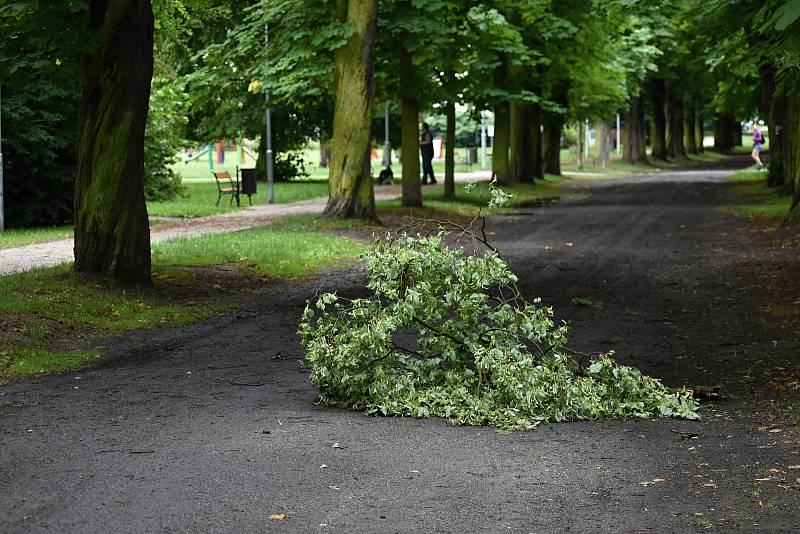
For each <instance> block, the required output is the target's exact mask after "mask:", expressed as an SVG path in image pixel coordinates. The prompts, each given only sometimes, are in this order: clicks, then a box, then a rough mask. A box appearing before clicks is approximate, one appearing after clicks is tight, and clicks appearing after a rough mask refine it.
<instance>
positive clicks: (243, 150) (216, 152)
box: [183, 137, 258, 171]
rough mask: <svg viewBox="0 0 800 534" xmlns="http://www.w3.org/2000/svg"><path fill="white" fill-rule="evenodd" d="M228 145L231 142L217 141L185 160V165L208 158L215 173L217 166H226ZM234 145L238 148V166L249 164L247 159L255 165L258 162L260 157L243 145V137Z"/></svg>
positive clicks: (210, 168)
mask: <svg viewBox="0 0 800 534" xmlns="http://www.w3.org/2000/svg"><path fill="white" fill-rule="evenodd" d="M226 144H227V145H228V146H230V145H231V142H229V141H227V142H225V141H217V142H215V143H209V144H208V146H206V147H205V148H203V149H202V150H201V151H200V152H198V153H196V154H192V155H191V156H189V157H188V158H186V159H185V160H183V163H184V164H186V165H188V164H189V163H191V162H192V161H198V160H200V159H203V158H207V160H208V168H209V170H212V171H213V170H214V165H215V164H216V165H224V164H225V152H226V146H225V145H226ZM233 144H234V146H235V147H236V162H237V164H239V165H244V164H246V163H247V158H250V159H251V160H253V163H255V162H256V161H257V160H258V156H257V155H256V154H255V153H254V152H253V151H252V150H250V149H249V148H247V147H246V146H244V144H243V143H242V138H241V137H239V139H238V140H237V141H236V142H235V143H233Z"/></svg>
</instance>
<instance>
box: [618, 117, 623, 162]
mask: <svg viewBox="0 0 800 534" xmlns="http://www.w3.org/2000/svg"><path fill="white" fill-rule="evenodd" d="M619 128H620V120H619V113H617V156H619V153H620V151H621V150H622V146H621V145H620V143H621V141H622V137H621V136H620V132H619Z"/></svg>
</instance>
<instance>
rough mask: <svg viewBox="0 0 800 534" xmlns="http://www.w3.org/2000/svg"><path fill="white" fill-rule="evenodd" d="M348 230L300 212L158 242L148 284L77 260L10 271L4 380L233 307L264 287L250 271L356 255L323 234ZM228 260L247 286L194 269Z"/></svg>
mask: <svg viewBox="0 0 800 534" xmlns="http://www.w3.org/2000/svg"><path fill="white" fill-rule="evenodd" d="M349 228H364V225H363V224H362V223H360V222H357V221H355V222H354V221H336V220H327V219H322V220H319V221H317V222H314V221H313V218H312V217H310V216H298V217H289V218H286V219H284V220H281V221H279V222H277V223H276V224H274V225H272V226H269V227H264V228H258V229H253V230H246V231H242V232H235V233H232V234H226V235H216V236H202V237H194V238H187V239H180V240H174V241H168V242H165V243H161V244H159V245H156V246H155V247H154V249H153V271H154V272H153V279H154V285H153V287H152V288H149V289H143V290H123V289H119V288H114V287H110V286H108V285H107V284H104V283H100V282H92V281H80V280H76V279H75V278H74V277H72V276H71V275H70V274H69V268H70V266H69V265H63V266H60V267H58V268H53V269H39V270H35V271H31V272H28V273H22V274H17V275H11V276H5V277H2V284H0V383H2V382H8V381H10V380H14V379H18V378H23V377H26V376H34V375H39V374H49V373H59V372H64V371H68V370H72V369H79V368H81V367H84V366H86V365H87V364H88V363H89V362H91V360H93V359H95V358H96V357H97V356H99V355H100V352H101V350H102V348H103V347H102V344H103V343H104V340H105V339H107V338H108V337H110V336H113V335H115V334H119V333H122V332H125V331H129V330H134V329H142V328H143V329H147V328H152V327H154V326H157V325H161V324H180V323H189V322H193V321H197V320H199V319H202V318H204V317H208V316H209V315H212V314H214V313H219V312H221V311H223V310H225V309H229V307H230V305H228V304H225V302H226V301H225V299H224V298H223V296H224V295H226V294H228V293H225V290H230V291H239V290H241V291H252V290H253V289H254V288H256V287H257V286H256V285H254V284H253V281H252V280H253V279H252V277H250V276H248V275H256V276H270V277H274V276H284V277H294V276H303V275H308V274H309V273H311V272H312V271H314V270H315V269H318V268H322V267H327V266H331V265H333V264H335V263H337V262H340V261H343V260H350V259H353V258H356V257H358V256H359V255H360V254H361V252H362V251H363V250H364V248H365V245H364V244H362V243H360V242H358V241H355V240H352V239H348V238H344V237H340V236H336V235H333V234H329V233H321V232H317V233H315V232H314V230H333V229H349ZM219 264H234V265H235V266H236V267H238V270H239V271H240V272H241V273H242V274H241V275H240V276H238V277H236V278H235V280H237V281H238V283H239V284H240V285H242V287H241V288H237V287H233V286H231V287H229V286H227V285H226V287H225V288H222V287H221V286H219V285H218V284H217V283H216V280H217V278H216V276H217V275H216V274H214V273H211V274H206V275H205V278H203V277H201V276H200V275H199V274H198V271H195V270H193V269H186V268H185V267H192V266H211V265H219ZM235 272H236V271H234V273H235ZM206 273H208V272H206ZM227 302H235V300H234V301H230V300H228V301H227Z"/></svg>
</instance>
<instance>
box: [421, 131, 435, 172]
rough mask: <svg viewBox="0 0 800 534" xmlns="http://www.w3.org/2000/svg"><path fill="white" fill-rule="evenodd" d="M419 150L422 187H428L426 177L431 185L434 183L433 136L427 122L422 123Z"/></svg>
mask: <svg viewBox="0 0 800 534" xmlns="http://www.w3.org/2000/svg"><path fill="white" fill-rule="evenodd" d="M419 150H420V152H421V153H422V185H428V176H430V177H431V182H430V183H431V185H433V184H435V183H436V178H435V177H434V176H433V136H432V135H431V128H430V126H428V123H427V122H423V123H422V137H421V138H420V140H419Z"/></svg>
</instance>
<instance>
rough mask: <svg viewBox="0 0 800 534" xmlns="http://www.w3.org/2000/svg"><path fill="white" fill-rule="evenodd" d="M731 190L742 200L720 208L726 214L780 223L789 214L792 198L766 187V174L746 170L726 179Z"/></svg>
mask: <svg viewBox="0 0 800 534" xmlns="http://www.w3.org/2000/svg"><path fill="white" fill-rule="evenodd" d="M728 182H729V183H731V184H732V187H733V190H734V191H735V192H736V193H738V194H739V195H741V196H742V197H743V198H742V200H741V201H740V202H736V203H734V204H730V205H728V206H724V207H722V208H720V209H721V210H722V211H724V212H726V213H732V214H734V215H741V216H746V217H752V218H756V219H767V220H774V221H776V222H778V221H780V220H781V219H783V218H784V217H786V215H788V213H789V208H790V207H791V204H792V198H791V197H788V196H784V195H781V194H780V193H779V192H778V191H777V190H776V189H775V188H772V187H767V173H766V172H758V171H756V170H752V169H747V170H744V171H740V172H738V173H736V174H734V175H733V176H730V177H729V178H728Z"/></svg>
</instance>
